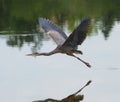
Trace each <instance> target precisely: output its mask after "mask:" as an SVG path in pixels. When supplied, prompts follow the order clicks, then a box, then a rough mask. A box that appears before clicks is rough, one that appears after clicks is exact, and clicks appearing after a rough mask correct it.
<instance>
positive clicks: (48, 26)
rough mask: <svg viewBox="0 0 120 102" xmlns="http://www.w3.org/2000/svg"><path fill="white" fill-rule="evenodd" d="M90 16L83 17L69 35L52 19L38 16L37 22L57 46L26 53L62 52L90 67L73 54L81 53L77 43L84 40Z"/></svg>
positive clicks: (34, 54)
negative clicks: (46, 50) (44, 50)
mask: <svg viewBox="0 0 120 102" xmlns="http://www.w3.org/2000/svg"><path fill="white" fill-rule="evenodd" d="M90 22H91V20H90V18H87V19H83V20H82V21H81V23H80V24H79V25H78V27H77V28H76V29H75V30H74V31H73V32H72V33H71V34H70V36H69V37H67V35H66V34H65V33H64V32H63V31H62V30H61V29H60V28H59V27H58V26H57V25H56V24H54V23H53V22H52V21H50V20H48V19H45V18H39V24H40V26H41V27H42V28H43V29H44V31H45V32H46V33H47V34H49V35H50V36H51V37H52V38H53V40H54V41H55V42H56V44H57V47H56V48H55V49H54V50H53V51H51V52H48V53H37V52H36V53H32V54H27V55H28V56H41V55H44V56H50V55H52V54H55V53H63V54H67V55H69V56H72V57H75V58H77V59H78V60H80V61H81V62H83V63H84V64H85V65H87V66H88V67H91V65H90V64H89V63H87V62H85V61H83V60H82V59H80V58H79V57H77V56H75V55H74V54H82V51H80V50H78V49H77V48H78V45H81V44H82V42H83V41H84V40H85V38H86V36H87V32H88V28H89V25H90Z"/></svg>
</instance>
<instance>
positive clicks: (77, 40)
mask: <svg viewBox="0 0 120 102" xmlns="http://www.w3.org/2000/svg"><path fill="white" fill-rule="evenodd" d="M90 21H91V20H90V19H89V18H88V19H84V20H82V21H81V23H80V24H79V26H78V27H77V28H76V29H75V30H74V31H73V32H72V34H71V35H70V36H69V37H68V38H67V40H66V41H65V43H64V44H63V45H62V46H64V47H72V48H76V47H77V45H81V44H82V42H83V41H84V40H85V38H86V36H87V32H88V27H89V25H90Z"/></svg>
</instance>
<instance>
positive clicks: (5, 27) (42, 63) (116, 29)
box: [0, 0, 120, 102]
mask: <svg viewBox="0 0 120 102" xmlns="http://www.w3.org/2000/svg"><path fill="white" fill-rule="evenodd" d="M98 1H99V0H98ZM98 1H95V0H81V1H79V0H76V1H72V0H70V1H69V3H68V1H67V0H63V1H56V0H51V1H50V0H43V1H39V0H36V1H32V0H26V2H24V1H23V0H21V1H17V0H0V11H1V14H0V22H1V23H0V102H31V101H33V100H42V99H43V100H44V99H47V98H54V99H62V98H65V97H66V96H68V95H70V94H72V93H74V92H76V91H78V90H79V89H80V88H81V87H82V86H83V85H84V84H85V83H86V82H87V81H88V80H92V83H91V85H89V86H88V87H86V88H85V89H84V90H83V91H82V92H81V94H84V96H85V98H84V100H83V102H119V101H120V90H119V89H120V54H119V53H120V46H119V43H120V40H119V38H120V12H119V10H120V7H119V4H120V2H119V0H114V2H113V1H112V0H109V1H108V0H106V1H104V0H100V1H99V2H98ZM93 2H94V3H93ZM105 3H107V5H108V7H107V8H106V4H105ZM26 4H27V6H26ZM78 4H79V5H78ZM58 5H59V7H58ZM49 7H51V9H49ZM56 7H58V9H57V10H56ZM25 10H26V11H25ZM91 10H92V12H91ZM71 15H72V16H71ZM73 15H75V16H73ZM88 16H89V17H91V18H92V24H91V28H90V30H89V33H88V37H87V39H86V40H85V41H84V43H83V44H82V45H81V46H79V49H81V50H82V51H83V55H82V56H81V55H78V56H79V57H80V58H82V59H84V60H85V61H88V62H89V63H90V64H91V65H92V68H91V69H89V68H87V67H86V66H85V65H84V64H83V63H81V62H80V61H78V60H76V59H74V58H72V57H69V56H67V55H62V54H56V55H52V56H49V57H44V56H41V57H27V56H25V55H26V54H28V53H32V52H34V51H39V52H48V51H51V50H52V49H54V48H55V47H56V44H55V43H54V42H53V40H52V39H51V38H50V37H49V36H47V35H46V34H44V33H40V32H39V31H38V23H37V19H38V18H39V17H46V18H49V19H51V20H53V21H54V22H56V23H57V24H58V25H59V26H60V27H61V28H62V29H63V30H64V32H66V33H67V35H68V36H69V33H70V32H71V31H72V30H73V29H74V28H75V27H76V26H77V25H78V24H79V22H80V21H81V19H82V18H83V17H88Z"/></svg>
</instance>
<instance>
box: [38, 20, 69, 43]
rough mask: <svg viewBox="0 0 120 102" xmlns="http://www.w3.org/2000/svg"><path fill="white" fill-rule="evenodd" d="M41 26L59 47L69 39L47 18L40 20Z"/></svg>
mask: <svg viewBox="0 0 120 102" xmlns="http://www.w3.org/2000/svg"><path fill="white" fill-rule="evenodd" d="M39 24H40V25H41V27H42V28H43V29H44V31H45V32H46V33H48V34H49V35H50V36H51V37H52V38H53V40H54V41H55V42H56V44H57V45H62V44H63V43H64V42H65V40H66V39H67V36H66V34H65V33H64V32H63V31H62V30H61V29H60V28H59V27H58V26H57V25H56V24H54V23H53V22H52V21H50V20H48V19H45V18H39Z"/></svg>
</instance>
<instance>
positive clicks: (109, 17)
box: [100, 12, 115, 39]
mask: <svg viewBox="0 0 120 102" xmlns="http://www.w3.org/2000/svg"><path fill="white" fill-rule="evenodd" d="M114 19H115V17H114V12H108V14H106V15H104V16H103V17H102V19H101V25H100V26H101V30H102V32H103V34H104V37H105V39H107V38H108V37H109V35H110V31H111V30H112V28H113V26H114Z"/></svg>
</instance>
